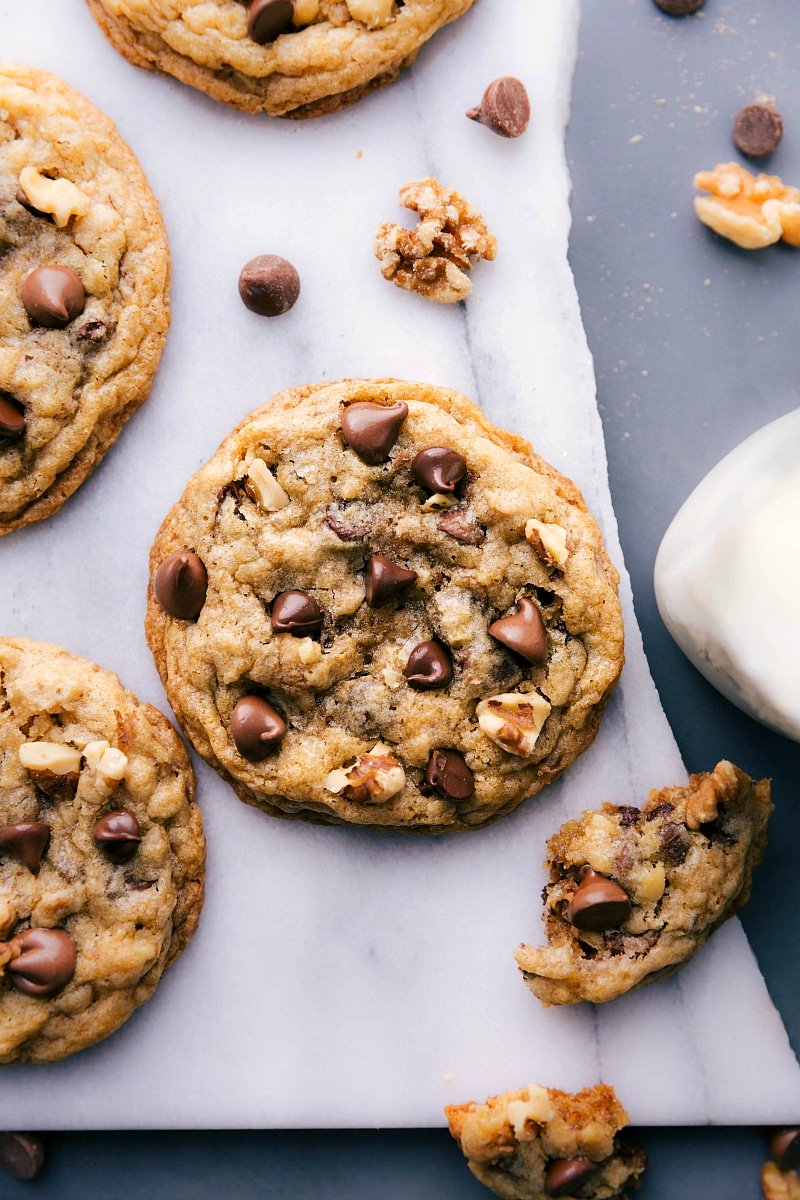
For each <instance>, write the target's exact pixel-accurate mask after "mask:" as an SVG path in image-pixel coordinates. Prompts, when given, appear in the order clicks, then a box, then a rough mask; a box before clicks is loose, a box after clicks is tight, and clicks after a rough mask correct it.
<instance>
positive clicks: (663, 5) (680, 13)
mask: <svg viewBox="0 0 800 1200" xmlns="http://www.w3.org/2000/svg"><path fill="white" fill-rule="evenodd" d="M654 3H655V4H657V5H658V7H659V8H660V9H661V11H662V12H665V13H668V14H669V16H671V17H688V16H689V14H690V13H695V12H697V10H698V9H699V8H702V7H703V5H704V4H705V0H654Z"/></svg>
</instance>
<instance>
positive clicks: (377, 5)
mask: <svg viewBox="0 0 800 1200" xmlns="http://www.w3.org/2000/svg"><path fill="white" fill-rule="evenodd" d="M347 8H348V11H349V13H350V16H351V17H352V18H353V20H354V21H361V22H363V24H364V25H366V26H367V28H368V29H379V28H380V26H381V25H386V24H387V23H388V22H389V21H390V20H391V19H392V16H393V15H394V0H347Z"/></svg>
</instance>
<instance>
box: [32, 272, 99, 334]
mask: <svg viewBox="0 0 800 1200" xmlns="http://www.w3.org/2000/svg"><path fill="white" fill-rule="evenodd" d="M22 303H23V304H24V305H25V311H26V312H27V314H28V316H29V317H30V319H31V320H32V321H33V322H34V324H35V325H46V326H47V327H48V328H49V329H63V328H64V326H65V325H69V323H70V321H73V320H74V319H75V317H79V316H80V315H81V313H82V312H83V309H84V305H85V304H86V291H85V289H84V286H83V284H82V283H81V279H80V276H79V275H77V274H76V273H75V272H74V271H73V270H72V267H59V266H45V267H36V268H35V269H34V270H33V271H31V273H30V274H29V275H28V276H27V278H26V279H25V282H24V283H23V285H22Z"/></svg>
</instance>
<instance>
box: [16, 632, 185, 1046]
mask: <svg viewBox="0 0 800 1200" xmlns="http://www.w3.org/2000/svg"><path fill="white" fill-rule="evenodd" d="M204 872H205V842H204V840H203V824H202V820H201V817H200V812H199V810H198V808H197V806H196V804H195V803H194V772H193V771H192V767H191V764H190V762H189V757H188V755H187V753H186V750H185V749H184V747H183V744H182V742H181V740H180V738H179V737H178V735H177V734H176V733H175V730H174V729H173V728H172V726H171V725H170V723H169V721H167V719H166V717H164V716H162V715H161V713H160V712H157V711H156V709H154V708H151V706H150V705H149V704H143V703H142V702H141V701H139V700H137V698H136V696H134V694H133V693H132V692H129V691H128V690H127V689H126V688H124V687H123V686H122V684H121V683H120V681H119V680H118V679H117V677H116V675H112V674H111V672H110V671H104V670H103V669H102V668H101V667H98V666H96V665H95V664H94V663H91V662H87V661H86V660H85V659H83V658H77V657H76V656H75V655H73V654H68V653H67V651H66V650H61V649H59V648H58V647H56V646H49V645H46V644H44V643H42V642H31V641H28V640H27V639H25V638H0V1063H11V1062H49V1061H52V1060H54V1059H59V1058H64V1057H65V1056H66V1055H68V1054H74V1053H75V1052H76V1051H77V1050H82V1049H83V1048H84V1047H86V1046H91V1045H93V1044H94V1043H95V1042H98V1041H100V1039H101V1038H104V1037H106V1036H107V1035H108V1034H110V1033H113V1032H114V1030H115V1029H117V1028H118V1027H119V1026H120V1025H121V1024H122V1023H123V1021H126V1020H127V1019H128V1017H129V1016H130V1015H131V1013H132V1012H133V1011H134V1009H136V1008H137V1007H138V1006H139V1005H140V1004H143V1003H144V1002H145V1000H148V999H149V998H150V996H151V995H152V993H153V992H154V991H155V988H156V985H157V984H158V981H159V979H160V978H161V975H162V973H163V972H164V970H165V969H166V968H167V967H168V966H169V965H170V964H171V963H172V962H173V961H174V960H175V958H177V956H178V955H179V954H180V952H181V951H182V950H183V949H184V947H185V946H186V944H187V943H188V941H189V939H190V937H191V936H192V934H193V933H194V930H195V928H196V926H197V922H198V920H199V916H200V909H201V907H202V903H203V877H204Z"/></svg>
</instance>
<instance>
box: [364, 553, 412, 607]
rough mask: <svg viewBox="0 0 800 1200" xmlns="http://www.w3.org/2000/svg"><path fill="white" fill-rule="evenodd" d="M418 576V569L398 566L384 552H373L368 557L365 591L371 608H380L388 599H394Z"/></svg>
mask: <svg viewBox="0 0 800 1200" xmlns="http://www.w3.org/2000/svg"><path fill="white" fill-rule="evenodd" d="M416 578H417V572H416V571H409V570H407V569H406V568H405V567H401V566H398V564H397V563H396V562H392V560H391V559H390V558H385V557H384V556H383V555H382V554H373V555H372V556H371V557H370V558H368V559H367V566H366V570H365V572H364V591H365V593H366V599H367V604H368V605H369V606H370V608H380V606H381V605H382V604H385V603H386V601H387V600H392V599H393V598H394V597H395V596H397V595H399V594H400V592H402V591H405V589H406V588H407V587H410V586H411V584H412V583H413V582H414V581H415V579H416Z"/></svg>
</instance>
